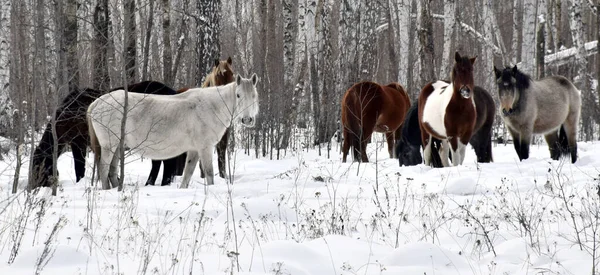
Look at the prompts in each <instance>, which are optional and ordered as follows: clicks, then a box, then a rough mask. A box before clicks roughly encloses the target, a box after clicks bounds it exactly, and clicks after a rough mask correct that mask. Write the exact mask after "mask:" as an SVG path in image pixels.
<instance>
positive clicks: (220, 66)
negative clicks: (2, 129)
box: [30, 52, 581, 189]
mask: <svg viewBox="0 0 600 275" xmlns="http://www.w3.org/2000/svg"><path fill="white" fill-rule="evenodd" d="M475 59H476V58H475V57H473V58H468V57H466V56H461V55H460V54H459V53H458V52H456V53H455V58H454V60H455V64H454V67H453V69H452V72H451V78H450V81H444V80H437V81H434V82H431V83H429V84H427V85H425V87H423V89H422V90H421V93H420V95H419V97H418V100H417V102H415V103H414V104H412V105H411V103H410V98H409V96H408V94H407V92H406V91H405V90H404V88H403V87H402V86H401V85H400V84H398V83H390V84H388V85H385V86H382V85H379V84H377V83H373V82H369V81H364V82H360V83H357V84H354V85H353V86H352V87H351V88H350V89H349V90H348V91H346V93H345V94H344V97H343V99H342V106H341V116H342V117H341V118H342V120H341V121H342V125H343V138H344V141H343V146H342V154H343V156H342V161H343V162H346V160H347V156H348V153H349V150H350V148H352V153H353V157H354V160H355V161H359V162H368V158H367V154H366V146H367V143H368V142H369V141H370V138H371V135H372V134H373V132H380V133H385V135H386V139H387V144H388V152H389V154H390V157H394V155H395V156H396V157H397V158H398V159H399V163H400V166H402V165H417V164H420V163H422V162H424V163H425V164H426V165H430V166H433V167H445V166H450V165H460V164H462V162H463V161H464V157H465V148H466V147H465V146H466V144H467V143H470V144H471V145H472V147H473V148H474V150H475V154H476V155H477V161H478V162H491V161H493V158H492V144H491V142H492V140H491V137H492V126H493V124H494V117H495V114H496V106H495V103H494V99H493V98H492V96H491V95H490V93H489V92H488V91H486V90H485V89H483V88H481V87H479V86H475V85H474V79H473V64H474V62H475ZM494 72H495V76H496V84H497V86H498V94H499V101H500V104H501V106H500V110H501V115H502V118H503V120H504V122H505V125H506V126H507V128H508V131H509V133H510V134H511V136H512V138H513V141H514V147H515V150H516V151H517V154H518V156H519V158H520V159H521V160H523V159H527V158H528V157H529V144H530V142H531V138H532V135H534V134H543V135H544V136H545V138H546V142H547V143H548V146H549V148H550V155H551V157H552V159H555V160H557V159H559V158H560V157H561V156H563V155H569V154H570V156H571V161H572V162H575V161H576V160H577V143H576V136H577V124H578V121H579V114H580V108H581V98H580V92H579V90H577V88H576V87H575V86H574V85H573V84H572V83H571V82H570V81H568V80H567V79H566V78H564V77H561V76H552V77H548V78H545V79H542V80H539V81H534V80H532V79H531V78H530V77H529V76H527V75H525V74H524V73H522V72H521V71H519V70H518V69H517V67H516V66H514V67H512V68H510V67H506V68H505V69H503V70H499V69H497V68H495V67H494ZM257 82H258V77H257V76H256V74H254V75H252V76H251V77H250V78H249V79H246V78H243V77H241V76H239V75H235V74H234V73H233V70H232V68H231V58H229V59H228V60H226V61H220V60H215V64H214V66H213V69H212V71H211V73H210V74H209V75H207V77H206V81H205V82H204V83H203V85H202V88H191V89H190V88H183V89H180V90H178V91H175V90H173V89H172V88H170V87H168V86H167V85H165V84H163V83H160V82H156V81H144V82H140V83H136V84H133V85H129V86H127V87H120V88H116V89H112V90H110V91H98V90H95V89H90V88H86V89H82V90H77V91H72V92H71V93H70V94H69V95H68V96H67V97H66V98H65V99H64V100H63V102H62V104H61V105H60V106H59V108H58V109H57V111H56V114H55V121H56V123H55V124H54V127H53V125H52V124H51V123H49V124H48V125H47V127H46V130H45V132H44V134H43V136H42V139H41V140H40V143H39V145H38V146H37V147H36V149H35V151H34V154H33V158H32V159H33V162H32V165H31V168H30V169H31V173H30V175H32V177H33V178H32V179H31V180H30V187H37V186H51V185H52V184H53V183H54V182H55V181H56V179H54V178H53V177H52V170H53V167H54V165H56V164H55V163H54V161H53V159H54V157H53V155H54V154H56V157H58V156H59V155H60V154H61V153H63V151H65V149H66V147H67V146H70V147H71V151H72V153H73V158H74V166H75V175H76V181H77V182H79V181H80V180H81V179H82V178H83V177H84V176H85V156H86V153H87V147H90V148H91V149H92V151H93V152H94V153H95V154H94V156H95V159H94V162H95V163H96V167H97V172H98V178H99V179H100V181H101V183H102V187H103V188H104V189H110V188H111V187H115V186H117V185H118V182H119V179H118V177H117V168H118V163H119V157H118V156H119V152H121V151H122V150H125V149H128V150H131V151H132V152H133V153H139V154H141V155H142V156H144V157H148V158H150V159H152V169H151V172H150V175H149V176H148V179H147V181H146V185H154V184H155V181H156V179H157V176H158V171H159V169H160V164H161V163H163V164H164V170H163V178H162V182H161V185H169V184H171V182H172V181H173V178H174V176H175V175H182V174H183V179H182V183H181V187H182V188H186V187H188V184H189V181H190V178H191V175H192V174H193V172H194V169H195V166H196V163H197V162H200V169H201V173H202V177H205V178H206V183H207V184H208V185H211V184H213V183H214V178H213V177H214V176H213V175H214V174H213V167H212V152H213V148H214V147H215V146H217V155H218V168H219V176H220V177H222V178H225V177H226V169H225V151H226V148H227V143H228V136H229V132H230V131H231V129H230V127H231V125H233V122H234V121H239V122H241V124H242V125H244V126H246V127H252V126H254V123H255V121H256V120H255V116H256V115H257V114H258V108H259V104H258V93H257V91H256V84H257ZM125 91H128V92H125ZM125 106H127V108H125ZM53 128H54V134H53ZM55 140H56V141H55ZM55 143H56V144H55ZM55 145H56V147H55ZM394 145H395V146H396V148H395V150H394ZM55 148H56V149H57V150H56V151H55ZM421 149H423V157H421ZM450 162H451V163H450Z"/></svg>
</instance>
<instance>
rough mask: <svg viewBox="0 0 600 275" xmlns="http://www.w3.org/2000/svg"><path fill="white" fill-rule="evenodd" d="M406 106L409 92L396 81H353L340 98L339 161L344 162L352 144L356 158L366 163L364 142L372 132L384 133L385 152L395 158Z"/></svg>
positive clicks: (408, 104)
mask: <svg viewBox="0 0 600 275" xmlns="http://www.w3.org/2000/svg"><path fill="white" fill-rule="evenodd" d="M409 107H410V99H409V97H408V94H407V93H406V91H405V90H404V88H402V86H401V85H400V84H398V83H390V84H388V85H386V86H382V85H379V84H377V83H373V82H369V81H364V82H360V83H356V84H354V85H353V86H352V87H351V88H350V89H348V91H346V94H345V95H344V98H343V99H342V126H343V129H342V130H343V136H344V143H343V146H342V154H343V156H342V161H343V162H346V157H347V156H348V151H349V150H350V147H352V148H353V156H354V160H355V161H358V162H368V161H369V159H368V158H367V153H366V147H367V141H368V140H369V139H370V138H371V135H372V134H373V132H374V131H375V132H379V133H385V135H386V139H387V144H388V153H389V154H390V158H392V157H394V155H393V146H394V142H395V139H397V138H399V137H400V129H401V127H400V126H401V125H402V122H404V116H405V115H406V111H407V110H408V108H409Z"/></svg>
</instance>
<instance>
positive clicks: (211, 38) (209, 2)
mask: <svg viewBox="0 0 600 275" xmlns="http://www.w3.org/2000/svg"><path fill="white" fill-rule="evenodd" d="M196 10H197V15H196V17H195V20H196V31H197V33H196V39H197V41H196V53H197V54H198V64H197V68H198V76H197V79H196V85H197V86H201V85H202V82H203V81H204V79H203V77H204V76H205V75H206V74H207V73H208V72H210V68H211V67H212V65H213V64H214V60H215V58H219V57H220V52H221V47H220V44H219V31H220V30H221V29H220V28H221V24H220V18H221V0H196ZM259 82H260V81H259Z"/></svg>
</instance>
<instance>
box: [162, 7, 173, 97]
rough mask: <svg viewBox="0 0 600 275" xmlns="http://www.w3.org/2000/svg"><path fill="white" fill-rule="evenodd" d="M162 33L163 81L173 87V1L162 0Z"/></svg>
mask: <svg viewBox="0 0 600 275" xmlns="http://www.w3.org/2000/svg"><path fill="white" fill-rule="evenodd" d="M162 31H163V32H162V33H163V39H162V40H163V54H162V56H163V81H164V83H165V84H167V86H169V87H173V84H175V83H174V82H175V79H173V72H172V71H171V67H172V66H173V51H172V50H171V3H170V1H169V0H163V1H162Z"/></svg>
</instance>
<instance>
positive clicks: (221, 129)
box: [87, 74, 258, 189]
mask: <svg viewBox="0 0 600 275" xmlns="http://www.w3.org/2000/svg"><path fill="white" fill-rule="evenodd" d="M257 82H258V77H257V76H256V74H254V75H252V77H251V78H250V79H245V78H242V77H241V76H239V75H237V76H236V78H235V82H232V83H230V84H227V85H225V86H217V87H209V88H194V89H190V90H188V91H187V92H185V93H181V94H177V95H168V96H165V95H149V94H136V93H128V97H127V98H128V108H127V115H126V119H125V131H124V137H125V138H124V142H123V146H125V148H130V149H131V150H132V151H133V152H135V153H139V154H141V155H143V156H144V157H147V158H150V159H156V160H159V159H169V158H173V157H175V156H178V155H180V154H182V153H184V152H187V159H186V165H185V169H184V172H183V180H182V182H181V186H180V187H181V188H187V187H188V185H189V182H190V178H191V176H192V174H193V173H194V169H195V167H196V163H197V162H198V160H199V159H200V160H201V161H200V165H201V166H202V168H203V169H204V171H205V172H206V184H207V185H212V184H214V174H213V165H212V163H213V162H212V157H213V156H212V153H213V148H214V147H215V145H217V143H218V142H219V140H220V139H221V137H222V136H223V134H224V133H225V130H226V129H227V127H229V126H230V125H231V123H232V122H233V121H235V120H241V123H242V124H243V125H244V126H247V127H253V126H254V122H255V119H254V118H255V116H256V115H257V114H258V93H257V92H256V83H257ZM124 100H125V91H123V90H117V91H114V92H111V93H108V94H106V95H103V96H101V97H100V98H98V99H97V100H96V101H94V102H93V103H92V104H91V105H90V107H89V108H88V112H87V119H88V127H89V130H90V143H91V147H92V150H93V151H94V153H95V155H96V159H95V160H96V163H97V166H98V177H99V178H100V180H101V182H102V188H104V189H110V188H111V186H110V183H112V187H116V186H117V185H118V179H117V173H116V171H117V163H118V161H119V158H118V155H117V152H119V149H120V148H119V140H120V136H121V121H122V119H123V110H124V108H123V106H124ZM122 165H123V164H122ZM107 168H108V169H107ZM109 179H110V183H109Z"/></svg>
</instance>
